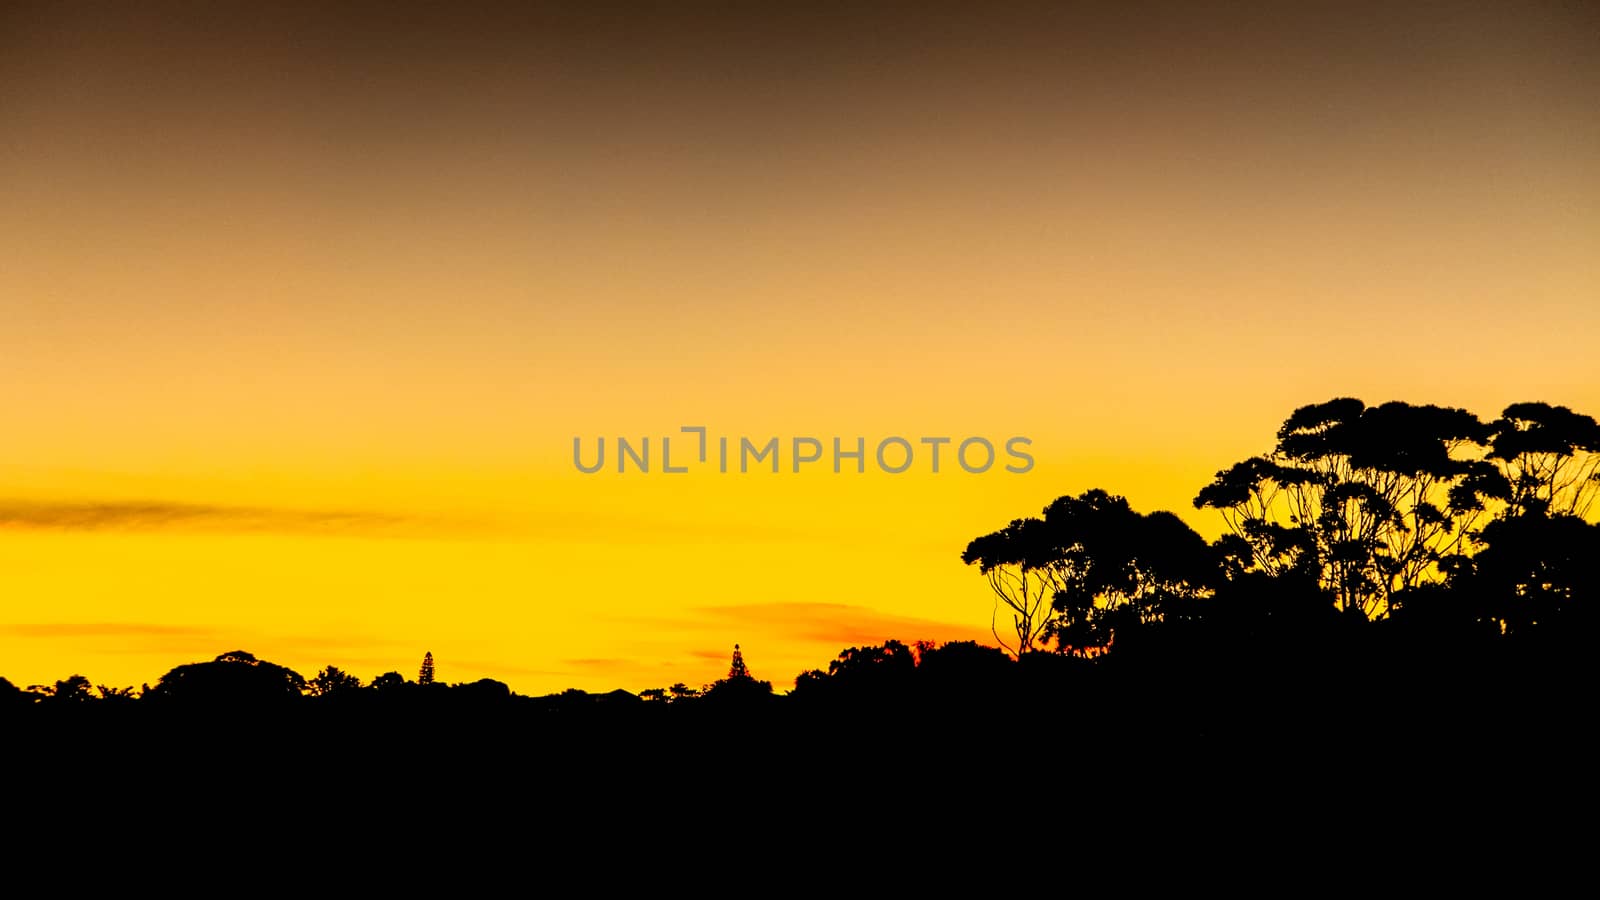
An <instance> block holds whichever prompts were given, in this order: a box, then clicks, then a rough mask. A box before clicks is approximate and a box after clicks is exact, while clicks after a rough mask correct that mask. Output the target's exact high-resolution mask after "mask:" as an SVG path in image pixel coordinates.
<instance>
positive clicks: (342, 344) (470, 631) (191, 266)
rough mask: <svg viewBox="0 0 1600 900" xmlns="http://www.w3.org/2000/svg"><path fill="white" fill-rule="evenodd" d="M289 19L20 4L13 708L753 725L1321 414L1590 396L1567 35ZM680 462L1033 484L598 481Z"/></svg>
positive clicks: (381, 16)
mask: <svg viewBox="0 0 1600 900" xmlns="http://www.w3.org/2000/svg"><path fill="white" fill-rule="evenodd" d="M321 5H322V4H316V5H306V6H296V5H293V4H263V6H266V7H268V8H265V9H258V8H254V7H245V6H242V5H241V6H238V7H234V8H230V9H210V8H204V5H199V4H184V5H175V6H164V5H162V4H122V3H107V4H76V3H45V4H39V5H31V4H18V3H8V4H5V5H4V6H0V675H4V676H6V677H8V678H10V679H11V680H12V681H14V682H16V683H18V684H22V685H26V684H29V683H35V682H40V681H45V680H54V679H56V678H62V677H65V676H66V675H68V674H71V673H73V672H82V673H83V674H85V675H87V676H89V677H90V678H91V679H92V680H94V681H96V682H99V683H109V684H135V685H136V684H139V683H141V682H154V681H155V680H156V679H157V678H158V677H159V676H160V674H161V673H162V672H164V671H166V670H167V669H169V668H171V667H172V666H174V665H177V664H179V663H184V662H190V661H194V660H197V659H208V658H210V657H212V656H215V655H216V654H218V653H221V652H223V651H226V650H232V649H246V650H250V651H252V652H255V653H256V654H257V655H258V656H262V657H265V658H269V659H272V660H274V661H277V662H281V663H284V664H287V665H290V666H293V667H295V668H297V669H298V670H300V671H301V672H303V673H305V674H307V675H309V674H311V673H313V672H314V671H315V670H316V669H317V668H319V667H321V666H322V665H326V664H329V663H332V664H336V665H339V666H341V667H344V668H347V669H349V670H351V671H353V672H355V673H356V674H358V675H360V676H362V677H363V678H371V677H372V676H374V675H376V674H378V673H380V672H384V671H389V670H399V671H401V672H402V673H405V674H406V675H408V676H409V677H415V673H416V669H417V666H418V664H419V663H420V660H421V657H422V654H423V651H425V650H431V651H432V652H433V653H434V654H435V656H436V657H437V659H438V661H439V673H440V677H441V678H444V679H446V680H450V681H460V680H469V679H476V678H480V677H485V676H488V677H494V678H499V679H501V680H504V681H506V682H508V683H509V684H510V685H511V686H512V687H513V688H515V689H517V690H519V691H523V692H547V691H553V690H559V689H561V688H565V687H571V686H576V687H582V688H588V689H597V690H605V689H610V688H613V687H624V688H628V689H632V690H638V689H642V688H647V687H654V686H661V685H665V684H670V683H672V682H675V681H683V682H687V683H689V684H691V685H697V684H701V683H704V682H707V681H710V680H712V679H714V678H717V677H719V676H721V675H722V674H724V672H725V671H726V667H727V657H728V654H729V651H730V650H731V648H732V645H733V644H734V642H736V641H737V642H739V643H741V644H743V645H744V648H745V650H746V653H747V655H748V659H749V662H750V665H751V668H752V670H753V672H754V673H755V674H756V675H757V676H758V677H761V678H768V679H771V680H772V681H773V682H774V683H775V685H776V686H777V688H778V689H779V690H783V689H786V688H788V687H789V686H791V685H792V679H793V677H794V675H795V674H796V673H798V672H799V671H801V670H802V669H805V668H811V667H818V666H825V665H826V662H827V660H828V659H830V658H831V657H832V656H833V655H834V654H835V653H836V652H837V651H838V650H839V649H841V648H842V647H844V646H848V645H852V644H860V643H877V642H880V641H882V640H884V639H887V638H891V637H894V638H899V639H902V640H906V641H910V640H915V639H934V640H948V639H957V638H977V639H985V640H988V631H989V614H990V611H991V607H992V603H991V597H990V595H989V594H988V588H987V586H986V585H985V583H984V581H983V579H982V578H981V577H980V576H979V575H978V573H977V572H976V571H975V570H972V569H968V568H966V567H964V566H962V564H961V563H960V560H959V554H960V552H961V550H962V549H963V547H964V546H965V544H966V542H967V541H968V540H969V539H971V538H972V537H975V536H977V535H978V534H981V533H984V532H986V531H990V530H993V529H994V528H997V527H1000V526H1001V525H1004V524H1005V523H1006V522H1007V521H1009V520H1010V519H1012V518H1015V517H1018V516H1023V515H1031V514H1036V513H1038V512H1039V510H1040V509H1041V508H1042V507H1043V506H1044V505H1045V504H1046V503H1048V502H1049V501H1050V500H1051V499H1053V498H1055V497H1057V496H1060V495H1062V494H1066V493H1077V492H1080V491H1082V490H1085V489H1087V488H1090V487H1104V488H1106V489H1108V490H1111V491H1113V492H1117V493H1121V494H1124V495H1126V496H1127V497H1128V498H1129V499H1130V500H1131V501H1132V502H1133V504H1134V506H1135V507H1136V508H1138V509H1141V510H1146V511H1148V510H1151V509H1157V508H1167V509H1173V510H1175V511H1177V512H1178V513H1179V514H1180V515H1182V516H1183V517H1184V518H1185V519H1186V520H1187V521H1189V522H1190V523H1191V524H1193V525H1194V526H1195V527H1197V528H1198V529H1200V530H1201V531H1202V532H1203V533H1205V534H1207V535H1214V534H1216V533H1217V532H1218V529H1219V527H1220V523H1219V522H1217V521H1215V520H1214V519H1213V518H1212V517H1210V516H1208V515H1205V514H1201V513H1198V512H1196V511H1195V510H1193V509H1192V507H1191V506H1190V500H1191V499H1192V497H1193V496H1194V494H1195V492H1196V491H1197V490H1198V489H1199V488H1200V487H1201V486H1202V485H1204V484H1205V483H1206V482H1207V481H1208V480H1209V478H1210V476H1211V475H1212V473H1213V472H1214V471H1216V470H1217V469H1219V468H1222V467H1224V466H1226V465H1227V464H1229V463H1231V462H1233V461H1235V460H1237V459H1240V458H1243V457H1245V456H1248V455H1251V454H1254V453H1257V452H1261V451H1263V450H1265V449H1267V448H1268V447H1269V446H1270V443H1271V439H1272V435H1273V433H1274V431H1275V429H1276V427H1277V426H1278V424H1279V423H1280V422H1281V421H1282V419H1283V418H1284V417H1285V416H1286V415H1287V414H1288V412H1289V411H1290V410H1292V409H1293V408H1294V407H1296V406H1299V405H1302V404H1305V403H1310V402H1317V401H1322V400H1326V399H1329V398H1331V397H1334V396H1357V397H1360V398H1362V399H1364V400H1367V401H1368V402H1381V401H1385V400H1390V399H1401V400H1408V401H1412V402H1417V403H1440V404H1448V405H1455V406H1464V407H1467V408H1469V409H1472V410H1473V411H1475V412H1477V413H1479V414H1480V415H1484V416H1492V415H1493V414H1495V413H1496V412H1498V411H1499V410H1500V409H1501V408H1502V407H1503V406H1505V405H1506V404H1507V403H1510V402H1513V401H1520V400H1545V401H1548V402H1553V403H1562V404H1566V405H1569V406H1572V407H1574V408H1576V409H1579V410H1582V411H1586V412H1589V413H1591V414H1594V413H1600V363H1597V361H1596V360H1597V356H1596V346H1595V344H1596V340H1595V338H1596V334H1597V333H1600V12H1597V7H1595V5H1594V4H1592V3H1568V4H1560V3H1532V2H1517V3H1507V4H1477V3H1459V4H1452V3H1435V4H1426V5H1413V6H1407V5H1406V4H1400V3H1381V4H1364V3H1337V4H1328V5H1317V4H1300V3H1294V4H1262V5H1255V6H1252V5H1250V4H1228V5H1227V10H1226V11H1217V10H1201V9H1197V8H1196V7H1197V6H1198V5H1199V4H1191V3H1174V4H1166V5H1161V4H1143V5H1140V4H1127V3H1115V4H1111V3H1108V4H1104V5H1102V6H1100V7H1095V6H1087V5H1083V6H1073V5H1064V4H1050V5H1048V6H1044V5H1041V6H1003V7H1001V8H995V7H994V5H991V4H969V5H967V6H966V8H965V9H963V8H962V7H959V6H952V7H941V6H939V5H937V4H915V5H906V6H903V7H900V6H885V5H877V6H875V7H874V8H873V9H872V10H871V11H866V12H864V11H862V10H861V9H860V8H859V7H858V8H856V9H851V8H850V7H849V6H847V5H843V4H830V3H820V4H795V5H794V6H795V7H796V8H793V9H785V10H782V11H777V10H775V9H774V8H773V7H774V6H775V5H774V4H699V3H692V2H691V3H675V4H661V5H651V6H645V5H642V4H592V3H584V4H576V3H575V4H567V5H537V4H518V5H515V6H507V7H494V6H480V7H476V8H470V9H467V8H465V7H466V6H467V5H465V4H439V5H436V6H435V7H434V8H432V9H431V10H425V11H423V10H418V11H413V10H410V9H408V8H406V7H405V6H404V5H400V4H392V3H385V4H342V5H339V9H338V10H337V11H335V12H329V11H327V10H323V9H319V8H318V7H319V6H321ZM733 7H743V9H742V11H741V10H736V9H733ZM682 425H705V426H708V427H709V428H711V429H712V433H713V434H723V435H733V436H738V435H750V436H752V437H760V438H765V437H767V436H771V435H778V436H782V437H785V438H787V437H790V436H794V435H817V436H821V437H823V438H825V439H826V438H830V437H832V436H835V435H837V436H842V437H845V438H847V439H848V438H854V437H855V436H857V435H861V436H865V437H867V438H868V439H869V440H873V441H875V440H876V439H878V438H881V437H883V436H887V435H893V434H899V435H905V436H908V437H911V438H913V439H915V438H916V437H918V436H922V435H942V436H952V437H955V438H956V439H958V440H959V439H961V438H964V437H967V436H973V435H977V436H983V437H987V438H989V439H991V440H994V441H996V442H1000V441H1003V440H1004V439H1005V438H1007V437H1010V436H1012V435H1025V436H1027V437H1030V438H1031V439H1032V440H1033V445H1032V448H1031V449H1032V451H1033V453H1034V456H1035V458H1036V459H1037V465H1036V466H1035V468H1034V469H1033V471H1031V472H1029V473H1027V474H1025V475H1009V474H1004V473H1001V472H998V471H995V472H990V473H987V474H984V475H981V476H979V475H966V474H964V473H961V472H959V471H958V470H955V471H952V470H951V469H950V468H948V467H947V468H946V471H944V472H942V473H941V474H939V475H932V474H929V473H927V472H926V471H923V470H921V469H918V470H916V471H914V472H913V473H908V474H905V475H899V476H891V475H885V474H882V473H872V474H867V475H849V474H847V475H838V476H835V475H833V474H832V473H831V471H830V470H828V469H827V468H826V467H817V468H818V469H819V471H815V472H809V473H806V474H802V475H791V474H784V475H778V476H774V475H770V474H767V475H756V474H751V475H744V476H732V475H730V476H719V475H717V474H716V473H714V472H706V471H696V472H692V473H690V474H688V475H684V476H665V475H661V474H659V473H653V474H651V475H647V476H642V475H638V474H636V473H635V474H629V475H617V474H615V473H614V472H608V473H604V474H598V475H583V474H580V473H578V472H577V471H576V470H575V469H574V467H573V466H572V463H571V442H572V439H573V437H574V436H579V435H581V436H583V437H584V438H585V440H586V441H587V442H588V446H590V447H592V446H593V439H594V438H596V437H598V436H601V435H605V436H607V437H608V440H614V439H615V437H616V436H617V435H624V436H628V437H630V438H637V437H642V436H645V435H652V436H656V437H657V438H659V436H660V435H663V434H667V433H676V432H677V429H678V428H679V426H682ZM677 452H678V448H676V447H675V448H674V453H675V456H676V455H677Z"/></svg>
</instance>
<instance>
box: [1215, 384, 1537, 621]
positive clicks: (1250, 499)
mask: <svg viewBox="0 0 1600 900" xmlns="http://www.w3.org/2000/svg"><path fill="white" fill-rule="evenodd" d="M1491 433H1492V429H1491V428H1490V427H1489V426H1486V425H1484V424H1483V423H1482V422H1480V421H1478V419H1477V417H1476V416H1474V415H1472V414H1471V413H1469V412H1467V411H1466V410H1461V409H1447V408H1444V407H1438V406H1412V405H1410V404H1406V403H1399V402H1394V403H1385V404H1383V405H1382V406H1377V407H1370V408H1369V407H1367V406H1366V405H1365V404H1363V403H1362V402H1361V401H1360V400H1356V399H1353V398H1348V397H1345V398H1339V399H1335V400H1330V401H1328V402H1326V403H1317V404H1311V405H1309V406H1303V407H1300V408H1299V409H1297V410H1295V411H1294V413H1293V414H1291V415H1290V416H1289V418H1288V419H1287V420H1286V421H1285V422H1284V423H1283V426H1282V427H1281V428H1280V429H1279V430H1278V443H1277V446H1276V447H1275V448H1274V449H1273V451H1272V452H1271V453H1269V454H1267V455H1266V456H1261V457H1255V458H1252V459H1247V460H1244V461H1243V462H1240V463H1236V464H1235V465H1234V466H1232V467H1231V468H1228V469H1225V470H1223V471H1221V472H1218V473H1217V477H1216V479H1215V480H1214V481H1213V482H1212V483H1211V484H1210V485H1208V486H1206V487H1205V488H1204V489H1202V490H1201V491H1200V493H1199V495H1198V496H1196V497H1195V501H1194V503H1195V506H1196V507H1197V508H1211V509H1217V510H1219V511H1221V513H1222V516H1223V519H1224V521H1225V522H1226V523H1227V525H1228V527H1229V529H1230V530H1231V531H1232V532H1233V534H1234V535H1235V536H1237V537H1239V538H1241V539H1242V540H1244V541H1245V542H1247V543H1248V545H1249V546H1250V548H1251V551H1252V555H1253V561H1254V563H1255V564H1256V565H1258V566H1260V567H1261V569H1262V570H1264V571H1266V572H1268V573H1270V574H1273V575H1279V574H1287V573H1290V572H1299V573H1302V574H1309V575H1314V576H1315V577H1316V578H1317V579H1318V581H1319V583H1320V584H1321V585H1322V586H1323V587H1324V588H1325V589H1326V590H1327V591H1328V592H1329V593H1330V595H1331V596H1332V597H1333V600H1334V603H1335V604H1336V605H1337V606H1338V608H1340V609H1343V610H1350V611H1359V612H1360V613H1361V614H1363V615H1365V616H1367V617H1369V618H1374V617H1379V616H1382V615H1384V614H1386V613H1387V611H1388V601H1389V598H1390V596H1391V595H1392V594H1393V593H1394V592H1396V591H1400V590H1404V589H1406V588H1411V587H1415V586H1416V585H1418V584H1420V583H1422V582H1424V581H1425V580H1430V579H1431V580H1438V579H1440V578H1442V573H1441V570H1440V569H1439V568H1438V566H1439V564H1440V562H1441V561H1442V560H1444V559H1445V558H1446V557H1449V556H1452V555H1457V554H1460V553H1463V552H1465V551H1467V550H1469V549H1471V538H1472V534H1473V529H1474V526H1475V525H1477V524H1479V523H1480V522H1482V521H1484V520H1485V519H1486V516H1487V510H1488V503H1489V502H1490V501H1492V500H1494V499H1496V498H1500V499H1504V498H1506V497H1508V496H1509V488H1508V486H1507V484H1506V481H1505V478H1504V477H1503V476H1502V475H1501V474H1500V472H1499V471H1498V470H1497V468H1496V467H1495V466H1494V465H1493V464H1491V463H1489V462H1487V461H1486V460H1484V459H1482V458H1481V456H1482V455H1483V449H1484V447H1485V446H1486V445H1487V443H1488V441H1489V438H1490V435H1491Z"/></svg>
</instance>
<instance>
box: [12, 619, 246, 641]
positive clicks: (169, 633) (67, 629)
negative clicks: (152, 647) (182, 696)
mask: <svg viewBox="0 0 1600 900" xmlns="http://www.w3.org/2000/svg"><path fill="white" fill-rule="evenodd" d="M0 634H12V635H16V636H17V637H31V638H84V637H113V638H162V637H204V638H208V639H210V638H214V637H216V636H217V634H218V632H217V631H216V630H215V629H212V628H204V627H197V626H191V625H152V624H146V623H142V622H44V623H36V624H20V625H0Z"/></svg>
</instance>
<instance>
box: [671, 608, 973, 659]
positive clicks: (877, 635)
mask: <svg viewBox="0 0 1600 900" xmlns="http://www.w3.org/2000/svg"><path fill="white" fill-rule="evenodd" d="M694 612H695V613H696V614H698V615H701V616H704V617H705V619H706V620H708V621H710V622H722V623H727V624H729V625H736V626H739V627H752V628H760V629H762V630H765V631H769V632H777V633H780V634H782V635H783V636H784V637H785V638H787V639H790V640H801V641H815V642H818V643H823V644H829V645H837V647H840V648H842V647H844V646H846V645H850V644H855V645H864V644H879V643H882V642H884V641H886V640H889V639H891V638H893V639H897V640H903V641H912V640H933V641H957V640H974V641H983V642H985V643H988V642H990V641H991V640H993V636H992V635H990V634H989V632H987V631H985V630H983V629H979V628H974V627H972V626H971V625H967V624H958V623H954V622H942V621H939V620H938V619H926V618H921V617H918V616H901V615H895V614H893V613H886V612H882V611H880V610H875V609H870V608H868V607H865V606H856V605H852V604H848V603H752V604H737V605H733V604H730V605H721V606H702V607H698V608H696V609H695V610H694ZM720 655H723V656H725V655H726V654H720Z"/></svg>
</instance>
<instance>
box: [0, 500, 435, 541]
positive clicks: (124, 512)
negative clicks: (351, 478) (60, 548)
mask: <svg viewBox="0 0 1600 900" xmlns="http://www.w3.org/2000/svg"><path fill="white" fill-rule="evenodd" d="M420 522H421V520H418V519H414V518H411V517H407V516H397V515H391V514H387V513H378V512H371V511H364V510H327V509H293V508H287V507H285V508H278V507H265V506H223V505H216V504H203V503H172V502H165V501H87V502H45V501H25V500H0V530H11V531H61V532H101V531H122V532H128V531H132V532H152V531H180V532H211V533H218V532H220V533H231V534H297V535H305V534H310V535H362V536H377V535H385V534H400V533H403V532H404V531H405V530H407V528H408V527H410V526H415V525H417V524H420Z"/></svg>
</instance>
